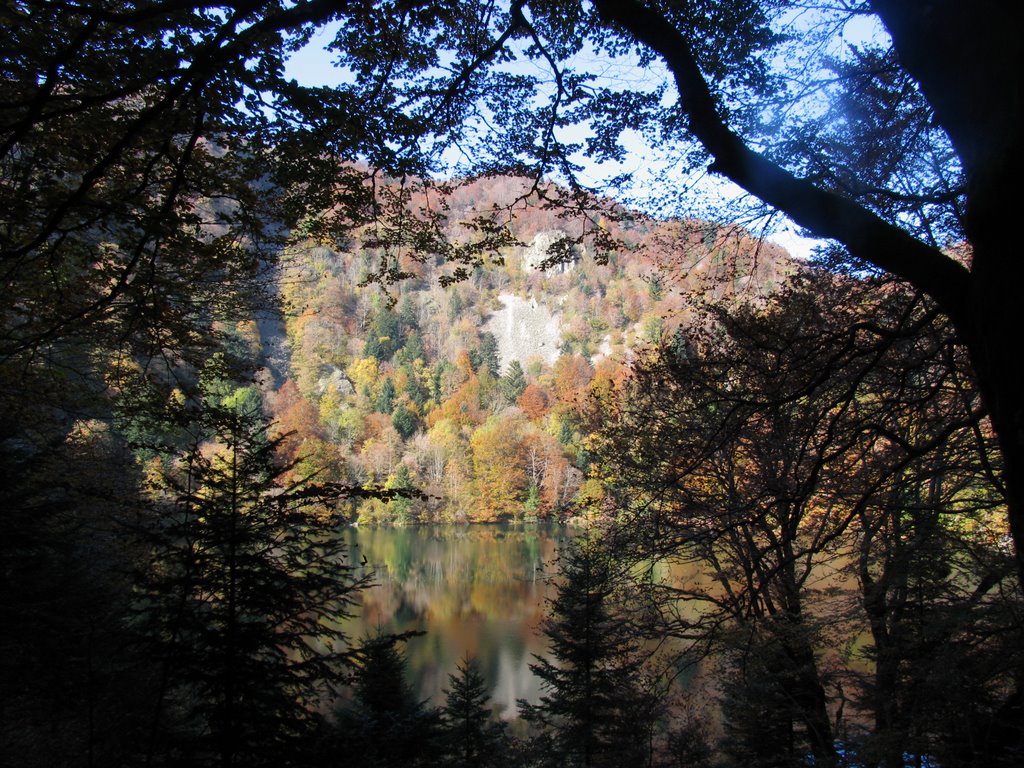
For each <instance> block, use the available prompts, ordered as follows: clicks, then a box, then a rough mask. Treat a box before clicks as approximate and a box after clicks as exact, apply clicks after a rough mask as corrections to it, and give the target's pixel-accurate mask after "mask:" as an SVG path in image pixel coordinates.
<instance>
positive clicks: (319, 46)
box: [285, 24, 823, 259]
mask: <svg viewBox="0 0 1024 768" xmlns="http://www.w3.org/2000/svg"><path fill="white" fill-rule="evenodd" d="M337 27H338V25H337V24H334V25H328V26H325V27H323V28H321V29H320V30H318V31H317V32H316V33H314V35H313V37H312V39H311V40H310V41H309V43H307V45H306V46H305V47H303V48H302V49H301V50H300V51H298V52H296V53H294V54H293V55H292V57H291V58H290V59H289V60H288V63H287V66H286V69H285V74H286V76H287V77H289V78H294V79H295V80H296V81H297V82H299V83H300V84H302V85H306V86H334V85H340V84H342V83H343V82H345V72H344V70H342V69H339V68H337V67H335V66H333V59H334V55H333V54H331V53H330V52H328V51H325V50H324V49H325V47H326V46H327V45H328V44H329V43H330V42H331V40H332V39H333V38H334V35H335V34H336V30H337ZM624 143H626V146H627V149H628V150H629V151H628V154H627V160H626V162H625V163H623V164H622V165H621V166H620V167H615V166H607V165H606V166H604V167H597V166H596V165H593V164H590V165H589V167H588V161H587V159H586V158H582V157H581V158H578V159H579V160H580V162H581V164H582V165H583V166H584V170H583V172H582V174H581V176H582V178H583V180H584V181H585V182H586V183H589V184H592V185H593V186H595V187H597V186H600V184H601V180H602V179H604V178H608V177H610V176H611V175H613V174H615V173H621V172H623V171H626V172H630V173H633V174H635V175H636V177H637V181H636V182H635V185H636V187H637V188H638V189H642V187H643V185H644V184H645V183H647V184H651V185H653V184H656V183H663V180H662V181H656V180H655V178H654V174H653V172H652V171H651V169H650V168H649V166H650V165H651V164H652V162H651V161H652V157H653V156H654V155H656V154H657V153H656V152H653V151H652V150H650V148H649V147H647V146H645V145H644V144H643V143H642V140H641V139H640V137H639V136H628V135H627V136H625V137H624ZM679 183H680V185H685V186H686V187H689V188H690V189H691V192H692V195H693V196H694V197H695V198H696V199H704V200H714V201H717V202H724V201H726V200H728V199H733V198H736V197H738V196H740V195H741V194H742V190H740V189H739V188H738V187H736V186H735V185H733V184H731V183H730V182H727V181H724V180H721V179H717V178H712V177H709V176H707V175H706V174H698V175H696V176H694V175H693V174H691V175H690V176H689V177H687V178H683V177H680V179H679ZM641 196H642V195H641ZM775 218H776V219H778V218H779V217H775ZM750 227H751V229H752V230H754V231H756V230H757V229H758V228H759V227H760V223H759V222H753V224H752V225H750ZM766 239H767V240H769V241H770V242H773V243H777V244H778V245H781V246H782V247H783V248H785V249H786V250H787V251H788V252H789V253H790V255H792V256H794V257H796V258H799V259H807V258H809V257H810V256H811V253H812V250H813V249H814V248H815V247H816V246H818V245H821V244H822V243H823V241H821V240H817V239H811V238H806V237H803V236H801V235H800V233H799V228H798V227H797V226H796V225H795V224H793V223H792V222H791V221H789V220H788V219H787V220H782V219H779V220H778V221H777V222H773V226H772V232H771V233H770V234H769V235H768V236H767V238H766Z"/></svg>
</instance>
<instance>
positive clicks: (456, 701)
mask: <svg viewBox="0 0 1024 768" xmlns="http://www.w3.org/2000/svg"><path fill="white" fill-rule="evenodd" d="M457 669H458V672H457V673H456V674H452V675H449V676H448V684H449V688H447V689H445V705H444V708H443V709H442V710H441V717H442V723H443V725H444V735H445V750H444V751H445V759H446V763H445V764H446V765H449V766H464V767H465V768H471V767H472V766H488V765H496V764H497V760H498V756H499V755H500V754H501V747H502V743H503V741H504V734H503V729H502V727H501V725H500V724H499V723H497V722H495V721H494V719H493V718H492V714H491V708H490V707H489V706H488V705H487V702H488V694H487V686H486V684H485V683H484V678H483V675H481V674H480V669H479V667H478V666H477V663H476V661H474V660H473V659H469V658H466V659H463V660H462V661H461V662H459V665H458V667H457Z"/></svg>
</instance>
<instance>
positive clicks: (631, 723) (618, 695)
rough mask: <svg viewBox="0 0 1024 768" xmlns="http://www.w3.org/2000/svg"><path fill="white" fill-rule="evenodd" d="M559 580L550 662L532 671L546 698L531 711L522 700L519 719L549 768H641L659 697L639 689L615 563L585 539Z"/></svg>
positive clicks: (570, 553)
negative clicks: (552, 767)
mask: <svg viewBox="0 0 1024 768" xmlns="http://www.w3.org/2000/svg"><path fill="white" fill-rule="evenodd" d="M560 575H561V578H562V579H563V582H562V583H561V584H560V585H559V588H558V593H557V595H556V597H555V598H554V600H553V601H552V602H551V605H550V609H549V615H548V618H547V619H546V620H545V622H544V625H543V628H544V635H545V636H546V637H547V639H548V647H549V650H550V653H551V656H552V660H548V659H546V658H543V657H540V656H535V657H534V658H535V659H536V663H535V664H531V665H530V668H531V669H532V670H533V672H534V674H535V675H537V676H538V677H539V678H540V680H541V685H542V687H543V688H544V690H545V691H546V693H545V695H543V696H542V697H541V700H540V703H539V704H536V705H531V704H529V703H527V702H525V701H520V702H519V705H520V709H521V712H522V716H523V718H524V719H525V720H526V721H527V722H529V723H531V724H532V725H533V726H535V727H537V728H540V729H541V730H542V731H544V732H546V733H544V734H543V735H542V738H544V737H545V736H546V737H550V738H551V745H552V746H551V755H550V756H551V759H552V760H553V761H554V762H555V764H558V765H569V766H583V767H584V768H590V767H591V766H606V765H607V766H621V765H643V764H645V763H647V762H648V758H649V744H650V738H651V729H652V727H653V725H654V722H655V720H656V711H657V698H656V696H655V695H654V694H653V693H652V692H651V691H649V690H645V688H644V686H643V685H642V684H641V679H642V677H643V674H642V673H643V658H642V655H641V653H640V650H641V649H639V648H638V645H637V638H636V634H635V632H633V631H632V629H631V628H630V627H629V626H628V625H627V624H626V623H625V622H624V621H622V618H621V616H619V615H617V609H616V602H617V600H616V592H617V586H618V579H617V575H616V572H615V570H614V567H613V563H612V562H611V560H610V558H609V557H608V555H607V554H606V553H605V552H603V551H602V550H601V548H600V546H599V544H598V542H597V541H596V539H594V538H589V537H587V538H583V539H581V540H577V541H574V542H572V543H571V544H570V545H569V548H568V550H567V551H566V553H565V554H564V555H563V557H562V565H561V569H560Z"/></svg>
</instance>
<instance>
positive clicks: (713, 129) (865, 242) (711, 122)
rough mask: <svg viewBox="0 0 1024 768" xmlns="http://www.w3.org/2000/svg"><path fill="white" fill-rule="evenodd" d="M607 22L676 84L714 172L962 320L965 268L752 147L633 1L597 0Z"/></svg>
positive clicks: (652, 16)
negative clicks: (651, 54)
mask: <svg viewBox="0 0 1024 768" xmlns="http://www.w3.org/2000/svg"><path fill="white" fill-rule="evenodd" d="M595 7H596V8H597V9H598V12H599V13H600V15H601V17H602V18H603V19H604V20H605V21H606V22H608V23H610V24H612V25H614V26H617V27H619V28H620V29H622V30H624V31H625V32H627V33H628V34H630V35H631V36H632V37H634V38H635V39H636V40H637V42H639V43H641V44H642V45H645V46H647V47H648V48H650V49H651V50H653V51H655V52H657V53H658V54H659V55H660V56H661V57H662V58H663V59H664V61H665V64H666V65H667V66H668V68H669V71H671V72H672V75H673V77H674V79H675V82H676V87H677V88H678V90H679V94H680V98H681V100H682V104H683V108H684V110H685V111H686V113H687V115H688V117H689V129H690V131H691V132H692V134H693V135H694V136H695V137H696V138H697V140H698V141H700V142H701V144H702V145H703V146H704V147H705V148H706V149H707V150H708V151H709V152H710V153H711V154H712V155H713V156H714V162H713V163H712V165H711V167H710V169H709V170H712V171H714V172H716V173H720V174H722V175H723V176H725V177H727V178H729V179H730V180H732V181H733V182H735V183H736V184H738V185H740V186H741V187H743V188H744V189H746V190H747V191H748V192H750V193H751V194H753V195H755V196H757V197H758V198H760V199H761V200H763V201H764V202H766V203H768V204H769V205H772V206H774V207H776V208H778V209H779V210H780V211H782V212H784V213H785V214H786V215H787V216H789V217H790V218H791V219H793V221H795V222H796V223H797V224H799V225H800V226H802V227H806V228H807V229H809V230H811V231H812V232H814V233H815V234H816V235H818V236H820V237H826V238H830V239H833V240H837V241H838V242H840V243H842V244H843V245H844V246H846V248H847V249H849V251H850V253H851V254H853V255H854V256H856V257H857V258H860V259H863V260H864V261H867V262H869V263H872V264H876V265H877V266H879V267H881V268H882V269H885V270H887V271H889V272H892V273H893V274H895V275H898V276H899V277H901V278H903V279H905V280H907V281H908V282H910V283H911V284H912V285H914V286H915V287H917V288H919V289H920V290H922V291H924V292H925V293H928V294H929V295H931V296H932V297H933V298H934V299H935V300H936V302H937V303H938V304H939V305H940V306H941V307H942V309H943V311H945V312H946V313H947V314H948V315H949V316H950V317H951V318H953V320H954V321H955V322H956V323H957V324H958V325H964V324H965V323H966V299H967V290H966V287H967V284H968V281H969V278H970V272H969V271H968V270H967V269H966V268H965V267H964V266H962V265H961V264H959V263H957V262H956V261H954V260H953V259H951V258H949V257H948V256H946V255H945V254H944V253H942V251H940V250H938V249H937V248H932V247H931V246H928V245H926V244H924V243H922V242H920V241H919V240H917V239H915V238H913V237H911V236H910V235H909V234H908V233H907V232H905V231H904V230H902V229H900V228H899V227H897V226H895V225H893V224H890V223H889V222H887V221H885V220H883V219H882V218H880V217H879V216H877V215H876V214H874V213H872V212H871V211H869V210H867V209H865V208H863V207H862V206H860V205H858V204H856V203H855V202H853V201H852V200H849V199H847V198H844V197H842V196H840V195H837V194H834V193H832V192H828V191H825V190H822V189H819V188H817V187H815V186H814V185H813V184H812V183H811V182H809V181H807V180H806V179H801V178H798V177H796V176H794V175H793V174H791V173H790V172H789V171H787V170H786V169H784V168H782V167H781V166H779V165H777V164H776V163H774V162H772V161H771V160H768V159H767V158H766V157H764V156H763V155H760V154H758V153H757V152H755V151H753V150H752V149H751V148H750V147H749V146H747V144H746V143H745V142H744V141H743V139H742V138H740V136H738V135H737V134H736V133H735V132H734V131H732V130H731V129H730V128H729V127H728V125H726V123H725V121H724V120H723V119H722V117H721V115H720V114H719V111H718V108H717V106H716V104H715V100H714V97H713V96H712V93H711V89H710V88H709V87H708V84H707V81H706V80H705V79H704V76H703V74H702V73H701V71H700V68H699V67H698V65H697V62H696V60H695V59H694V56H693V52H692V50H691V48H690V46H689V44H688V42H687V40H686V38H685V36H684V35H683V34H682V33H681V32H680V31H679V30H678V29H676V27H674V26H673V25H672V24H671V23H670V22H669V21H668V20H667V19H666V18H665V17H664V16H662V15H661V14H659V13H657V12H656V11H654V10H653V9H651V8H649V7H647V6H645V5H642V4H641V3H639V2H636V0H595Z"/></svg>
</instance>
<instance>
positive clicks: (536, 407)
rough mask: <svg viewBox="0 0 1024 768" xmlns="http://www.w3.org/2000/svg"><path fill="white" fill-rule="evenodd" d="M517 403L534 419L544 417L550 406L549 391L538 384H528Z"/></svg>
mask: <svg viewBox="0 0 1024 768" xmlns="http://www.w3.org/2000/svg"><path fill="white" fill-rule="evenodd" d="M516 405H518V406H519V409H520V410H521V411H522V412H523V413H525V414H526V417H527V418H528V419H530V420H532V421H536V420H537V419H540V418H543V417H544V415H545V414H546V413H547V412H548V409H549V408H550V403H549V400H548V395H547V393H546V392H545V391H544V390H543V389H541V388H540V387H538V386H537V385H536V384H527V385H526V389H524V390H523V393H522V394H521V395H519V399H518V400H516Z"/></svg>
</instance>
